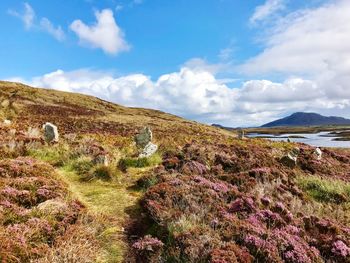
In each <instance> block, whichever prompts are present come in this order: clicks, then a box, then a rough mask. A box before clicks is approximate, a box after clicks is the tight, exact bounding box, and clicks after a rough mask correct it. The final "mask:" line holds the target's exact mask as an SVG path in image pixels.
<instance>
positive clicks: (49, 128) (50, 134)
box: [43, 122, 58, 142]
mask: <svg viewBox="0 0 350 263" xmlns="http://www.w3.org/2000/svg"><path fill="white" fill-rule="evenodd" d="M43 129H44V138H45V141H46V142H58V129H57V126H55V125H53V124H52V123H50V122H47V123H45V124H44V125H43Z"/></svg>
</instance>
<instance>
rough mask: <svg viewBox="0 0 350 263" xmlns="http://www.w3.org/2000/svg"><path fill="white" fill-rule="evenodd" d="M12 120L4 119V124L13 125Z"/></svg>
mask: <svg viewBox="0 0 350 263" xmlns="http://www.w3.org/2000/svg"><path fill="white" fill-rule="evenodd" d="M11 123H12V122H11V121H10V120H4V125H6V126H8V125H11Z"/></svg>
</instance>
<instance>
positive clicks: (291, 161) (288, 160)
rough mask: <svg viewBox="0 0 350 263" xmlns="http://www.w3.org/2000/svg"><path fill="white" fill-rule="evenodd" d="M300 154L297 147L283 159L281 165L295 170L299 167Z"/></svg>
mask: <svg viewBox="0 0 350 263" xmlns="http://www.w3.org/2000/svg"><path fill="white" fill-rule="evenodd" d="M299 154H300V149H299V148H297V147H295V148H294V149H293V150H291V151H290V152H289V153H288V154H286V155H285V156H283V157H282V158H281V163H282V164H283V165H285V166H288V167H289V168H294V167H295V166H296V165H297V159H298V155H299Z"/></svg>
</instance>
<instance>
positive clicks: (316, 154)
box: [314, 148, 322, 160]
mask: <svg viewBox="0 0 350 263" xmlns="http://www.w3.org/2000/svg"><path fill="white" fill-rule="evenodd" d="M314 154H315V156H316V158H317V160H321V159H322V150H321V149H320V148H316V149H315V151H314Z"/></svg>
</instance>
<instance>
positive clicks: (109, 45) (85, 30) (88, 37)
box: [70, 9, 130, 55]
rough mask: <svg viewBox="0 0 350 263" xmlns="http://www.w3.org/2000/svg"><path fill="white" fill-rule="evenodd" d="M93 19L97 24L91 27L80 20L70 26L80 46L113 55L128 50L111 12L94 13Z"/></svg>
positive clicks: (105, 10)
mask: <svg viewBox="0 0 350 263" xmlns="http://www.w3.org/2000/svg"><path fill="white" fill-rule="evenodd" d="M95 17H96V20H97V22H96V23H95V24H93V25H91V26H89V25H86V24H85V23H84V22H82V21H81V20H75V21H74V22H73V23H72V24H71V25H70V29H71V30H72V31H74V32H75V33H76V34H77V36H78V37H79V39H80V41H81V43H82V44H87V45H89V46H91V47H92V48H101V49H102V50H103V51H104V52H105V53H108V54H114V55H115V54H118V53H120V52H122V51H128V50H129V49H130V47H129V45H128V43H127V42H126V41H125V39H124V33H123V31H122V30H121V29H120V27H119V26H118V25H117V23H116V21H115V19H114V16H113V11H112V10H110V9H104V10H102V11H101V12H99V11H96V12H95Z"/></svg>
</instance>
